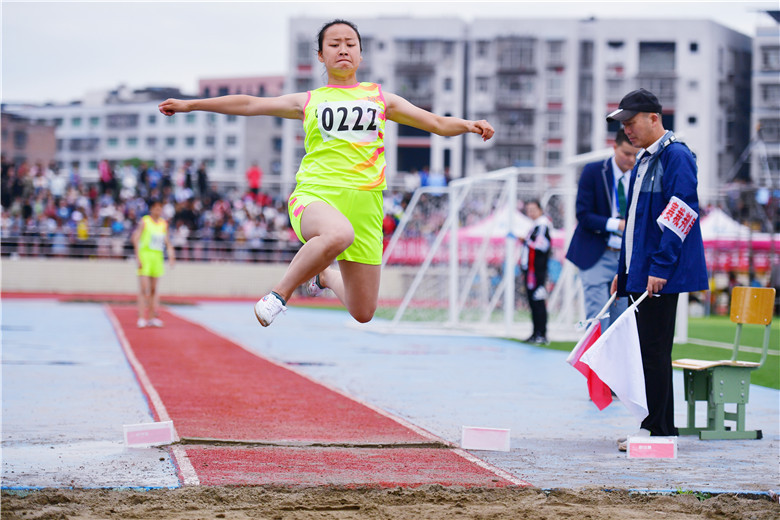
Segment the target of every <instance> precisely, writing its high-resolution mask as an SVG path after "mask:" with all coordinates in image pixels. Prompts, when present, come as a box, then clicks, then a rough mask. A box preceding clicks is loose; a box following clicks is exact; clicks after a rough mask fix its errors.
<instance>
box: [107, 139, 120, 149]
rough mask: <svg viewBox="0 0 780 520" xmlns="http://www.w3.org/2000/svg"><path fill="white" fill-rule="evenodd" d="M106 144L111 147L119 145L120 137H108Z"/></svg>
mask: <svg viewBox="0 0 780 520" xmlns="http://www.w3.org/2000/svg"><path fill="white" fill-rule="evenodd" d="M106 145H107V146H108V147H109V148H116V147H117V146H119V139H117V138H116V137H109V138H108V139H106Z"/></svg>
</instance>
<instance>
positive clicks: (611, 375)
mask: <svg viewBox="0 0 780 520" xmlns="http://www.w3.org/2000/svg"><path fill="white" fill-rule="evenodd" d="M646 295H647V293H645V294H644V295H643V296H642V297H641V298H639V299H638V300H637V301H636V302H634V303H633V304H632V305H630V306H629V307H628V309H626V310H625V312H623V314H621V315H620V316H619V317H618V319H617V320H615V322H614V323H612V325H611V326H610V327H609V328H608V329H607V330H606V331H604V333H603V334H601V336H600V337H599V338H598V339H596V341H595V342H594V343H593V344H592V345H591V346H590V348H588V349H587V350H585V351H583V352H582V354H581V355H580V356H579V362H580V363H583V364H585V365H587V366H588V367H589V368H590V370H591V371H593V373H594V374H595V376H596V377H598V378H599V379H600V380H601V381H603V383H604V384H605V385H607V386H608V387H609V388H611V389H612V391H614V392H615V395H617V396H618V397H619V398H620V401H621V402H622V403H623V404H624V405H625V406H626V408H628V411H629V412H630V413H631V415H633V416H634V418H635V419H637V421H640V422H641V421H642V420H643V419H644V418H645V417H647V413H648V412H647V395H646V393H645V374H644V371H643V370H642V353H641V351H640V348H639V332H638V330H637V328H636V315H635V312H637V310H636V308H637V305H639V303H640V302H641V301H642V300H643V299H644V298H645V297H646ZM586 337H587V335H586ZM575 350H576V347H575ZM572 354H573V353H572ZM589 386H590V385H589ZM594 402H595V400H594ZM597 406H598V405H597ZM600 409H601V408H600Z"/></svg>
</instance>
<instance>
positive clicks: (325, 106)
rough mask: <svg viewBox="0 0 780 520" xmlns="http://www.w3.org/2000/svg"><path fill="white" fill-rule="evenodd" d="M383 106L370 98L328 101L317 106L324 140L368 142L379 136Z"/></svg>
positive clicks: (318, 123)
mask: <svg viewBox="0 0 780 520" xmlns="http://www.w3.org/2000/svg"><path fill="white" fill-rule="evenodd" d="M380 110H381V107H380V106H379V105H377V104H376V103H373V102H371V101H368V100H363V99H361V100H356V101H326V102H324V103H320V104H319V105H318V106H317V126H318V127H319V129H320V133H321V134H322V140H323V141H330V140H331V139H341V140H343V141H348V142H350V143H368V142H373V141H376V140H377V138H378V136H379V117H380Z"/></svg>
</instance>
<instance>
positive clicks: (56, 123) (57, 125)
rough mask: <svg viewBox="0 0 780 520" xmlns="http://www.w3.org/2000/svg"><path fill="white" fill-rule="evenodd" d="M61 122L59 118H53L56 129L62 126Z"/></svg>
mask: <svg viewBox="0 0 780 520" xmlns="http://www.w3.org/2000/svg"><path fill="white" fill-rule="evenodd" d="M62 121H63V119H62V118H61V117H55V118H54V126H56V127H60V126H62Z"/></svg>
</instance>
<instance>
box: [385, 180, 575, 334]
mask: <svg viewBox="0 0 780 520" xmlns="http://www.w3.org/2000/svg"><path fill="white" fill-rule="evenodd" d="M573 177H574V172H573V168H572V171H567V170H566V169H565V167H562V168H561V169H557V170H556V169H546V168H506V169H502V170H498V171H495V172H491V173H488V174H485V175H480V176H474V177H466V178H462V179H456V180H454V181H452V182H451V183H450V184H449V186H448V187H446V188H431V187H426V188H420V189H418V190H416V191H415V193H414V195H413V197H412V199H411V201H410V203H409V205H408V206H407V208H406V210H405V212H404V214H403V217H402V219H401V221H400V222H399V225H398V228H397V229H396V231H395V233H394V234H393V237H392V239H391V240H390V242H389V244H388V246H387V248H386V249H385V255H384V264H385V266H387V267H388V268H389V267H392V268H393V269H401V270H403V273H404V274H403V276H402V277H401V279H402V280H403V282H402V283H403V284H404V287H406V292H405V295H404V297H403V299H402V300H401V301H400V302H399V304H398V307H397V308H396V310H395V314H394V316H393V317H392V319H391V320H389V321H386V322H381V321H380V322H377V323H376V325H375V327H377V328H384V329H387V330H391V331H393V332H413V333H421V332H424V331H431V332H438V333H440V332H441V331H442V330H443V329H446V330H449V331H453V330H456V331H458V332H460V333H462V332H473V333H475V334H480V335H493V336H502V337H511V338H521V339H522V338H525V337H527V336H529V335H530V333H531V329H532V327H531V320H530V313H529V310H528V305H527V300H526V297H525V293H524V287H523V284H522V282H521V278H520V271H519V267H518V259H519V255H520V250H521V246H522V243H521V240H522V239H523V238H524V237H525V236H526V234H527V233H528V231H529V230H530V229H531V227H532V223H531V220H530V219H529V218H528V217H526V216H525V215H524V214H523V212H522V207H523V204H524V202H525V201H528V200H531V199H537V200H539V201H540V202H541V204H542V207H543V209H544V211H545V213H546V214H547V215H548V217H550V218H551V220H552V221H553V227H554V228H555V229H554V231H553V251H552V255H551V262H550V269H549V271H550V272H549V276H548V282H547V284H548V285H547V287H548V289H549V291H550V297H549V299H548V301H547V308H548V314H549V323H548V336H549V337H550V338H551V339H553V340H572V339H577V336H578V335H579V334H581V332H580V331H577V330H576V327H575V324H576V323H577V322H578V321H579V320H581V319H582V318H583V317H584V311H583V306H582V297H581V291H580V288H579V281H578V280H577V279H576V268H574V267H573V266H571V264H568V266H567V262H565V260H564V256H565V247H566V245H567V244H566V242H567V240H568V239H567V237H568V235H570V233H568V234H567V233H566V232H564V231H563V228H564V227H565V226H566V225H568V226H569V227H571V228H573V218H574V216H573V215H572V214H571V213H569V214H568V215H567V209H566V208H567V207H568V208H570V209H569V210H568V211H569V212H573V210H574V203H573V201H574V197H575V196H576V181H575V180H574V178H573Z"/></svg>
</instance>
